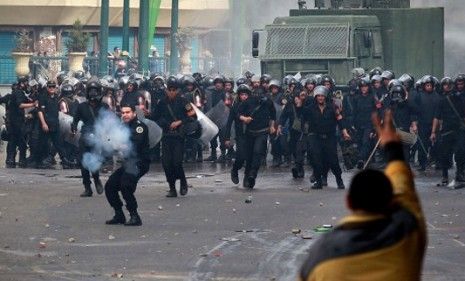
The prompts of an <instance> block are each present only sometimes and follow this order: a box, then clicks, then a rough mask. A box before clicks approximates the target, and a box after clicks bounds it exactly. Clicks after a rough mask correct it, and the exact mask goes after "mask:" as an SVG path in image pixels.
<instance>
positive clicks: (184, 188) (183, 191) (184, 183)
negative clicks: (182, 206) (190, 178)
mask: <svg viewBox="0 0 465 281" xmlns="http://www.w3.org/2000/svg"><path fill="white" fill-rule="evenodd" d="M187 190H188V185H187V181H185V180H184V181H181V188H180V189H179V193H180V194H181V195H182V196H184V195H186V194H187Z"/></svg>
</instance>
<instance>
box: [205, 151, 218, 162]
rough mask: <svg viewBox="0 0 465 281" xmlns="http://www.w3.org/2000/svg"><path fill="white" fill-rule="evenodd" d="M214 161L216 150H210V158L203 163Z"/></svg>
mask: <svg viewBox="0 0 465 281" xmlns="http://www.w3.org/2000/svg"><path fill="white" fill-rule="evenodd" d="M216 159H218V158H217V157H216V149H212V152H211V154H210V156H209V157H208V158H207V159H205V161H210V162H211V161H216Z"/></svg>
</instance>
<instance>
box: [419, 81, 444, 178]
mask: <svg viewBox="0 0 465 281" xmlns="http://www.w3.org/2000/svg"><path fill="white" fill-rule="evenodd" d="M450 84H452V80H450ZM420 87H421V90H420V91H419V92H418V93H417V94H416V95H415V96H414V98H413V100H414V102H415V106H416V111H417V118H418V137H419V138H420V140H419V143H420V144H419V147H418V162H419V163H420V167H419V171H425V170H426V164H427V156H428V153H431V152H433V150H432V143H431V141H430V138H429V137H430V136H431V129H432V126H433V119H434V114H435V112H436V109H437V106H438V104H439V101H440V96H439V94H438V93H437V92H436V90H435V88H434V81H433V79H432V76H430V75H428V76H426V77H424V78H423V79H422V80H421V86H420ZM431 154H432V153H431Z"/></svg>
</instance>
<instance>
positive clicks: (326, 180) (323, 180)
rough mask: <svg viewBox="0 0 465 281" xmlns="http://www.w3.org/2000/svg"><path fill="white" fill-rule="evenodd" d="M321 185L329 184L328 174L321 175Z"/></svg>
mask: <svg viewBox="0 0 465 281" xmlns="http://www.w3.org/2000/svg"><path fill="white" fill-rule="evenodd" d="M321 185H322V186H328V174H326V175H323V176H321Z"/></svg>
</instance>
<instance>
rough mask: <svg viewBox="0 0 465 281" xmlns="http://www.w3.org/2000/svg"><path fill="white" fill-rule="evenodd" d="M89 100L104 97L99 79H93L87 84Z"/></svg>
mask: <svg viewBox="0 0 465 281" xmlns="http://www.w3.org/2000/svg"><path fill="white" fill-rule="evenodd" d="M86 93H87V100H89V101H100V100H101V99H102V85H100V83H99V82H98V80H95V79H91V80H89V82H87V85H86Z"/></svg>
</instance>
